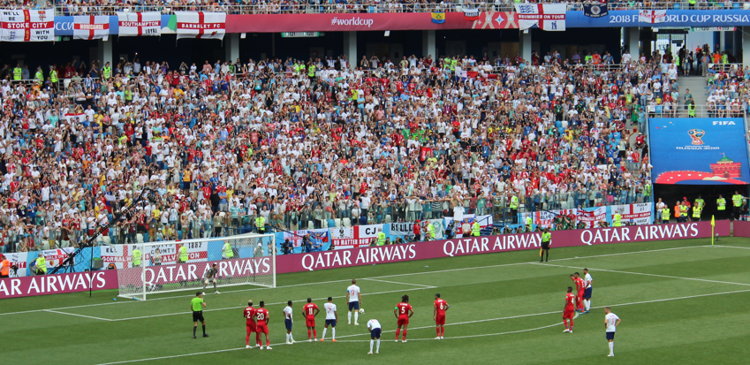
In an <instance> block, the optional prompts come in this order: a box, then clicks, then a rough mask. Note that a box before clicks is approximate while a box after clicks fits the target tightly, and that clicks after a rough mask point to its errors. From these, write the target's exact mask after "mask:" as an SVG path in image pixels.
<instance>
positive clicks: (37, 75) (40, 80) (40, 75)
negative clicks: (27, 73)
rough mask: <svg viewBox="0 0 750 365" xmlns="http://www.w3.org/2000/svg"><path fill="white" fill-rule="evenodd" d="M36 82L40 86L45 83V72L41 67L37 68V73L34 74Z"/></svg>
mask: <svg viewBox="0 0 750 365" xmlns="http://www.w3.org/2000/svg"><path fill="white" fill-rule="evenodd" d="M34 80H36V83H37V84H39V85H41V84H43V83H44V71H42V68H41V67H37V68H36V73H34Z"/></svg>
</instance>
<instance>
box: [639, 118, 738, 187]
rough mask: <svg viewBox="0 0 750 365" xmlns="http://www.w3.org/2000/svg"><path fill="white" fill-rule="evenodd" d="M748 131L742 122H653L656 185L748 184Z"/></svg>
mask: <svg viewBox="0 0 750 365" xmlns="http://www.w3.org/2000/svg"><path fill="white" fill-rule="evenodd" d="M745 131H746V129H745V123H744V121H743V120H742V119H741V118H654V119H651V120H650V125H649V133H650V139H651V161H652V162H651V164H652V165H653V166H654V167H653V170H652V172H651V174H652V176H653V179H654V183H656V184H686V185H725V184H729V185H743V184H748V183H749V182H750V170H748V169H749V168H750V167H748V158H747V139H746V137H745Z"/></svg>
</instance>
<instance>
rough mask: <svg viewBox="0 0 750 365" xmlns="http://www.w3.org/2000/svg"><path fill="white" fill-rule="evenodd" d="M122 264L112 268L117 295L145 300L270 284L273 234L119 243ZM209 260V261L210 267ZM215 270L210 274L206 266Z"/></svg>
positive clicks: (273, 264)
mask: <svg viewBox="0 0 750 365" xmlns="http://www.w3.org/2000/svg"><path fill="white" fill-rule="evenodd" d="M121 246H125V247H122V248H120V250H122V251H123V254H122V259H121V260H122V266H123V267H124V268H123V269H119V270H117V279H118V285H119V294H118V295H119V296H120V297H125V298H132V299H139V300H146V297H147V296H149V295H154V294H160V293H169V292H177V291H187V290H192V291H198V290H202V289H204V288H206V290H213V288H214V282H215V283H216V287H217V289H218V288H223V287H229V286H239V285H257V286H263V287H269V288H273V287H276V249H275V247H276V242H275V240H274V235H273V234H245V235H239V236H231V237H221V238H205V239H192V240H183V241H164V242H151V243H139V244H128V245H121ZM214 265H215V266H214ZM212 268H214V269H216V273H215V275H210V274H211V269H212Z"/></svg>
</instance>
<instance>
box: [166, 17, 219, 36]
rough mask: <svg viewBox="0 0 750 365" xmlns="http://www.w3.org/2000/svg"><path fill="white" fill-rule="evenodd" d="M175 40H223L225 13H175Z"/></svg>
mask: <svg viewBox="0 0 750 365" xmlns="http://www.w3.org/2000/svg"><path fill="white" fill-rule="evenodd" d="M175 16H176V18H177V39H180V38H200V39H224V33H225V32H226V29H227V13H214V12H203V11H176V12H175Z"/></svg>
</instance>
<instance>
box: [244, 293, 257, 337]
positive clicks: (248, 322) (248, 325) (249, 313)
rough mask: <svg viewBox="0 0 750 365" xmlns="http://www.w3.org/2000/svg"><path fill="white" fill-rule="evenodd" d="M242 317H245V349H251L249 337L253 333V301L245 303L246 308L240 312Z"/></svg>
mask: <svg viewBox="0 0 750 365" xmlns="http://www.w3.org/2000/svg"><path fill="white" fill-rule="evenodd" d="M242 316H243V317H245V348H246V349H251V348H253V347H252V346H250V336H251V335H252V334H253V332H255V308H253V301H252V300H248V301H247V307H245V310H243V311H242Z"/></svg>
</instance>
